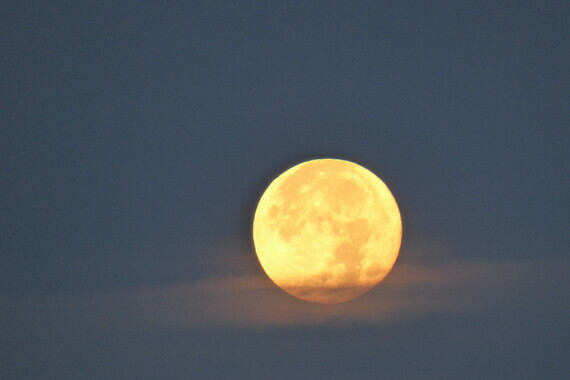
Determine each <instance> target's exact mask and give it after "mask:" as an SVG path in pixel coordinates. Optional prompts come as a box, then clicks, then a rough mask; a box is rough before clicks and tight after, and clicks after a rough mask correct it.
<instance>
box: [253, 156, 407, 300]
mask: <svg viewBox="0 0 570 380" xmlns="http://www.w3.org/2000/svg"><path fill="white" fill-rule="evenodd" d="M401 240H402V219H401V216H400V211H399V209H398V205H397V203H396V200H395V199H394V196H393V195H392V193H391V192H390V190H389V189H388V187H387V186H386V185H385V184H384V182H382V180H381V179H380V178H378V177H377V176H376V175H374V174H373V173H372V172H370V171H369V170H367V169H365V168H364V167H362V166H360V165H357V164H355V163H352V162H349V161H344V160H338V159H318V160H311V161H307V162H303V163H301V164H299V165H296V166H294V167H292V168H290V169H289V170H287V171H285V172H284V173H283V174H281V175H280V176H279V177H277V178H276V179H275V180H274V181H273V182H272V183H271V184H270V185H269V187H268V188H267V190H265V192H264V193H263V195H262V197H261V199H260V201H259V204H258V206H257V209H256V211H255V217H254V221H253V241H254V245H255V251H256V253H257V257H258V258H259V262H260V263H261V266H262V267H263V269H264V270H265V272H266V273H267V275H268V276H269V278H271V280H272V281H273V282H274V283H275V284H276V285H277V286H279V287H280V288H281V289H283V290H284V291H286V292H287V293H289V294H291V295H292V296H295V297H297V298H300V299H302V300H305V301H310V302H319V303H327V304H335V303H340V302H345V301H349V300H352V299H354V298H356V297H359V296H361V295H362V294H364V293H366V292H367V291H369V290H370V289H371V288H372V287H374V286H375V285H377V284H378V283H379V282H380V281H382V280H383V279H384V277H386V275H387V274H388V272H390V270H391V269H392V267H393V266H394V263H395V261H396V258H397V257H398V252H399V251H400V245H401Z"/></svg>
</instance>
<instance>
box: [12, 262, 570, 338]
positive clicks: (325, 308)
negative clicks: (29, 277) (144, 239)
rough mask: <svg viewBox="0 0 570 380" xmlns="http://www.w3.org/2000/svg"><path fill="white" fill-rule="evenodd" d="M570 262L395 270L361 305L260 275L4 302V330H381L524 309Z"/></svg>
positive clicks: (561, 275) (455, 264) (553, 284)
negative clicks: (304, 297) (286, 287)
mask: <svg viewBox="0 0 570 380" xmlns="http://www.w3.org/2000/svg"><path fill="white" fill-rule="evenodd" d="M569 269H570V264H569V262H568V261H544V262H536V261H525V262H502V263H476V262H469V263H465V262H452V263H445V264H441V265H437V266H425V265H423V266H421V265H417V264H405V263H402V264H401V265H396V267H395V268H394V271H393V273H392V274H390V275H389V276H388V278H387V279H386V280H385V281H384V282H382V283H381V284H380V285H379V286H378V287H376V288H375V289H373V290H372V291H371V292H369V293H368V294H365V295H364V296H362V297H361V298H358V299H356V300H354V301H351V302H348V303H343V304H337V305H321V304H313V303H308V302H305V301H301V300H297V299H295V298H293V297H291V296H289V295H288V294H286V293H284V292H282V291H281V290H279V289H278V288H277V287H276V286H275V285H274V284H273V283H272V282H271V281H270V280H269V279H267V278H266V277H264V276H263V275H260V274H253V275H248V276H235V277H226V278H214V279H209V280H207V281H202V282H198V283H190V284H179V285H172V286H165V287H162V288H158V289H144V288H143V289H132V290H128V291H120V292H113V293H105V294H103V293H102V294H95V295H90V296H75V297H35V298H29V299H25V300H17V301H10V302H4V305H3V310H9V311H10V312H9V313H5V314H4V315H3V317H2V323H4V324H8V325H12V326H14V327H20V328H25V327H26V326H29V327H30V328H32V327H35V328H37V327H39V326H42V325H43V326H45V325H51V326H52V327H53V328H55V329H57V328H61V329H69V328H111V329H115V328H117V329H139V328H148V327H151V328H154V327H158V328H171V327H176V328H189V329H193V328H203V327H212V328H216V327H242V328H252V329H263V328H274V327H295V326H297V327H300V326H314V325H330V324H345V323H363V324H378V323H391V322H392V321H400V320H402V319H414V318H421V317H423V316H427V315H433V314H438V313H448V312H466V311H469V310H477V309H485V308H490V307H497V306H499V305H504V304H506V303H511V304H512V303H521V304H524V302H526V301H525V300H526V299H528V297H529V296H533V295H534V296H540V295H541V294H542V293H544V292H548V290H549V289H556V288H557V287H558V286H559V285H560V284H564V283H567V280H566V276H567V273H568V270H569Z"/></svg>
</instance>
